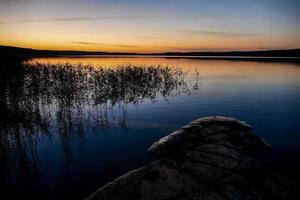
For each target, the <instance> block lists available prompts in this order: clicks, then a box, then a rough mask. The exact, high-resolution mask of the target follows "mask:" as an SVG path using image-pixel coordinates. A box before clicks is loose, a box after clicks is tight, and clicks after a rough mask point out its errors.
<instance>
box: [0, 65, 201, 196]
mask: <svg viewBox="0 0 300 200" xmlns="http://www.w3.org/2000/svg"><path fill="white" fill-rule="evenodd" d="M10 69H11V70H10V71H11V72H9V71H8V72H4V73H1V87H0V90H1V92H0V137H1V138H0V159H1V160H0V163H1V164H0V170H1V181H3V182H2V184H3V188H4V190H3V191H6V192H7V191H9V190H16V188H19V189H20V190H21V191H18V192H21V193H22V192H28V191H31V192H32V191H33V190H42V189H41V188H39V187H40V186H41V185H43V182H45V181H46V180H45V179H44V178H45V176H44V175H45V174H43V173H44V172H43V167H42V166H41V165H40V163H39V159H40V158H39V153H38V152H39V151H40V149H41V148H42V147H40V145H41V144H43V142H42V141H43V140H45V139H46V140H50V141H51V140H52V139H54V138H55V139H57V138H58V139H59V140H60V142H61V144H62V147H63V152H64V155H65V160H66V163H70V162H73V161H74V157H73V153H72V146H71V144H70V140H72V139H74V138H76V140H81V139H83V138H84V137H85V134H86V132H87V129H93V130H94V131H93V132H97V130H100V129H110V128H112V127H116V126H117V127H122V128H126V127H127V124H128V123H129V122H128V117H127V106H128V104H133V105H137V104H139V103H141V102H143V101H150V102H155V101H156V100H157V99H159V98H164V99H167V98H168V97H169V96H174V95H182V94H186V95H188V94H190V92H191V90H195V89H198V88H199V81H198V79H199V74H198V72H196V73H194V74H192V76H194V78H195V79H194V80H195V81H192V82H191V81H187V77H188V76H191V75H190V74H188V73H187V72H183V71H182V70H181V69H179V68H177V69H171V68H169V67H164V66H142V65H122V66H121V65H119V66H115V67H113V68H111V67H101V66H97V67H95V66H92V65H83V64H69V63H64V64H45V63H43V64H42V63H38V62H27V63H24V64H23V65H22V66H13V67H11V68H10ZM18 185H21V187H18ZM24 186H26V188H24ZM17 190H18V189H17ZM27 195H28V194H27Z"/></svg>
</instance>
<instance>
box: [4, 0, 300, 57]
mask: <svg viewBox="0 0 300 200" xmlns="http://www.w3.org/2000/svg"><path fill="white" fill-rule="evenodd" d="M0 4H1V6H0V19H1V20H0V34H1V39H0V43H1V44H6V45H16V46H25V47H34V48H42V49H48V48H49V49H80V50H105V51H134V52H149V51H195V50H228V49H233V50H236V49H269V48H296V47H299V46H300V39H299V38H300V37H299V36H300V30H299V25H298V20H297V19H299V18H300V14H299V12H298V11H299V9H300V2H299V1H296V0H252V1H238V0H226V1H222V0H216V1H208V0H200V1H196V0H187V1H179V0H172V1H171V0H166V1H159V0H154V1H137V0H125V1H123V0H122V1H121V0H114V1H108V0H102V1H100V0H99V1H96V0H87V1H80V0H75V1H71V0H60V1H58V0H44V1H38V0H27V1H21V0H12V1H7V0H1V1H0Z"/></svg>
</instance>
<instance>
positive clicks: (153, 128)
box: [8, 58, 300, 199]
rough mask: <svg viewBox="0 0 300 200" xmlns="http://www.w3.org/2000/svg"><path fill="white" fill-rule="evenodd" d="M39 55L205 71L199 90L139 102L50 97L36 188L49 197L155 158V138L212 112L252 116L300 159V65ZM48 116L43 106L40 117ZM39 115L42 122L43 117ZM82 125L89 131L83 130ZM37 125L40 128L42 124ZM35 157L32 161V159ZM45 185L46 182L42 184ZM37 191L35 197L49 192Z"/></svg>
mask: <svg viewBox="0 0 300 200" xmlns="http://www.w3.org/2000/svg"><path fill="white" fill-rule="evenodd" d="M35 61H39V62H46V63H57V62H66V61H67V62H70V63H79V62H81V63H85V64H99V65H101V64H104V65H118V64H134V65H139V64H146V65H156V64H161V65H168V66H169V67H170V68H172V69H177V68H179V69H182V71H184V72H190V74H189V75H191V74H193V73H195V70H197V72H198V73H199V76H200V77H199V87H198V90H192V89H191V93H189V94H186V93H184V94H181V95H170V96H167V97H166V98H163V97H159V98H157V99H155V101H154V102H153V101H151V100H149V99H142V100H143V101H141V102H140V103H138V104H133V103H128V104H123V103H121V104H116V105H115V106H114V107H113V108H112V107H110V108H109V109H106V107H105V106H103V107H100V109H99V107H97V106H95V105H94V104H87V103H80V102H78V103H77V104H75V105H76V106H75V107H74V108H72V109H71V110H69V109H68V107H63V106H62V107H60V106H49V105H48V104H47V103H46V102H47V101H45V103H46V105H44V107H45V108H48V109H51V113H52V116H54V117H53V119H52V120H51V121H50V127H51V129H50V132H49V134H46V135H45V134H40V135H39V137H38V140H34V144H35V145H36V146H35V147H36V154H37V155H36V156H37V158H38V159H37V160H38V164H39V165H38V168H39V170H40V172H41V177H40V178H37V182H38V181H40V182H39V183H40V184H41V186H39V187H38V189H37V190H38V191H43V192H44V193H45V194H46V195H50V198H49V199H58V198H63V199H69V198H67V197H72V198H71V199H77V198H78V199H83V198H84V197H86V196H87V195H88V194H90V193H91V192H93V191H95V190H96V189H97V188H99V186H100V185H102V184H105V183H106V182H108V181H111V180H112V179H113V178H115V177H117V176H119V175H120V174H123V173H125V172H126V171H129V170H132V169H135V168H137V167H140V166H142V165H144V164H145V163H147V162H149V161H150V160H152V159H153V158H152V157H151V156H150V155H149V154H148V153H147V148H148V147H149V146H150V145H151V144H152V143H153V142H154V141H156V140H157V139H159V138H161V137H163V136H164V135H166V134H169V133H171V132H172V131H174V130H176V129H178V128H180V127H182V126H183V125H184V124H187V123H188V122H190V121H192V120H194V119H196V118H199V117H204V116H209V115H224V116H233V117H237V118H239V119H241V120H245V121H247V122H249V123H250V124H252V125H253V126H254V128H255V129H254V131H255V133H256V134H258V135H259V136H262V137H263V138H264V139H266V141H268V142H270V143H271V144H272V145H273V148H272V149H273V150H272V152H274V151H277V152H279V154H280V153H282V152H285V154H283V157H284V162H282V163H285V164H287V165H289V163H288V162H285V161H286V160H287V159H288V158H287V156H290V155H291V154H292V153H294V155H295V156H292V157H291V159H292V161H293V162H295V163H296V164H298V165H297V166H299V161H298V160H297V158H298V157H299V152H300V151H299V146H300V145H299V141H300V137H299V134H298V133H299V126H298V123H299V120H300V107H299V99H300V94H299V85H300V68H299V65H296V64H286V63H263V62H244V61H221V60H215V61H214V60H198V59H166V58H69V59H66V58H49V59H36V60H35ZM188 79H189V80H186V81H187V82H188V83H189V84H190V83H191V82H192V83H195V82H196V80H193V76H189V77H188ZM191 86H193V84H192V85H191ZM8 94H10V93H8ZM34 94H35V95H36V93H34ZM80 94H81V93H80ZM20 99H21V100H22V99H24V98H20ZM22 105H23V104H22ZM24 105H27V104H24ZM34 105H35V104H34ZM38 105H39V104H38ZM42 105H43V104H42ZM64 109H65V111H64ZM41 110H42V111H44V110H43V109H41ZM57 110H62V111H64V114H65V116H67V117H62V121H63V122H62V123H57V121H59V120H57V118H58V116H59V115H57V114H55V113H57ZM69 111H70V112H69ZM102 111H103V112H102ZM103 113H108V115H109V119H108V121H109V122H113V124H112V125H113V126H111V127H109V128H105V127H104V128H102V127H100V126H99V127H95V125H96V124H97V119H100V118H101V115H102V114H103ZM68 114H70V117H69V115H68ZM48 115H49V113H48V112H47V109H45V111H44V112H43V113H42V116H46V117H47V116H48ZM123 118H126V120H127V124H126V128H124V127H123V126H119V124H120V121H121V120H120V119H123ZM35 122H37V123H39V120H37V121H34V123H35ZM81 123H82V127H81V126H80V125H81ZM60 126H61V127H60ZM14 127H20V126H14ZM122 127H123V128H122ZM65 129H67V130H69V132H68V131H65ZM81 129H83V130H84V131H83V132H82V133H81V132H80V130H81ZM12 130H15V129H12ZM34 130H36V131H38V132H39V133H40V132H41V133H42V130H41V129H38V128H37V129H34ZM78 130H79V131H78ZM20 131H22V133H23V132H24V131H23V130H22V129H20ZM64 131H65V132H64ZM77 131H78V134H77ZM22 135H23V136H24V137H23V139H24V138H25V139H28V138H27V137H28V135H27V134H25V132H24V134H22ZM26 136H27V137H26ZM30 136H32V137H34V136H35V135H34V134H31V135H30ZM25 141H27V140H25ZM28 141H31V140H30V139H28ZM24 144H27V143H24ZM30 147H31V146H30V145H28V146H26V148H30ZM28 152H30V151H28ZM16 153H18V152H16ZM30 156H31V154H30V155H28V157H29V160H30V161H31V160H34V159H33V158H31V157H30ZM276 156H277V157H278V155H275V157H276ZM281 161H282V160H281ZM12 169H15V168H12ZM15 170H16V169H15ZM44 180H46V181H45V182H44ZM34 183H36V182H34ZM27 184H28V183H27V182H26V184H25V185H26V188H27ZM70 186H71V187H70ZM20 187H21V186H20V185H17V188H20ZM40 187H41V189H43V188H47V189H44V190H40ZM28 190H30V189H28ZM35 195H37V196H34V197H33V198H32V199H45V198H39V196H38V195H39V194H35ZM51 195H53V196H51Z"/></svg>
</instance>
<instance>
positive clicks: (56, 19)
mask: <svg viewBox="0 0 300 200" xmlns="http://www.w3.org/2000/svg"><path fill="white" fill-rule="evenodd" d="M148 18H151V17H146V16H103V17H57V18H48V19H25V20H19V21H18V22H19V23H34V22H60V21H61V22H64V21H65V22H68V21H98V20H127V19H148Z"/></svg>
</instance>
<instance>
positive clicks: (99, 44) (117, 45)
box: [71, 42, 139, 48]
mask: <svg viewBox="0 0 300 200" xmlns="http://www.w3.org/2000/svg"><path fill="white" fill-rule="evenodd" d="M71 43H72V44H79V45H96V46H114V47H122V48H139V47H138V46H134V45H123V44H106V43H95V42H71Z"/></svg>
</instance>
